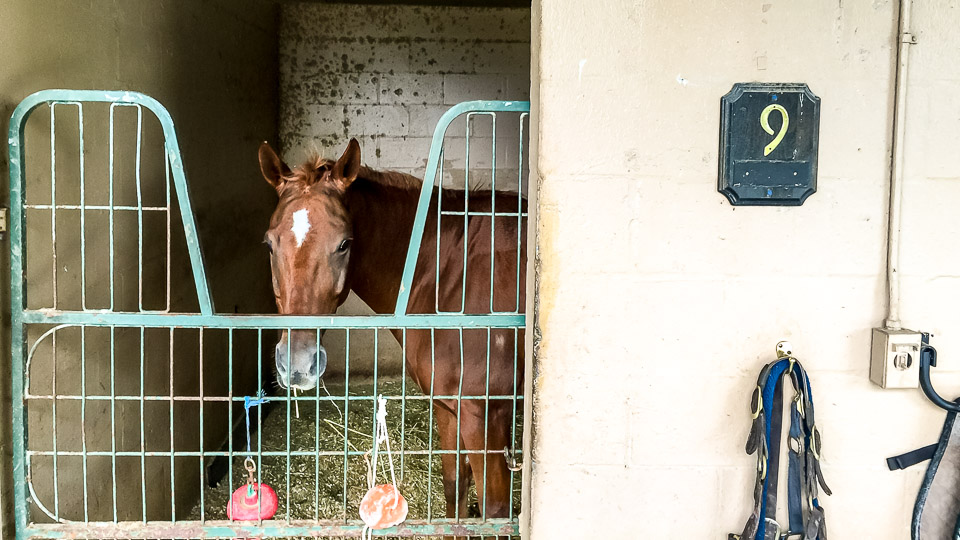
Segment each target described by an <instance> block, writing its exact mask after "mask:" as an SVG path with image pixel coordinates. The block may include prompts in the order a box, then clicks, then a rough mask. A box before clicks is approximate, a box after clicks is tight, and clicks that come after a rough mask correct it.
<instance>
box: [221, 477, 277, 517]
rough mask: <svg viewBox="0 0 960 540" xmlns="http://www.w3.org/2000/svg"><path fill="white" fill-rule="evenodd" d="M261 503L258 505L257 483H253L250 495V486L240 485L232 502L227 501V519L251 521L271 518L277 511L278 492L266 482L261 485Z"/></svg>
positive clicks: (234, 493) (231, 498)
mask: <svg viewBox="0 0 960 540" xmlns="http://www.w3.org/2000/svg"><path fill="white" fill-rule="evenodd" d="M259 491H260V497H259V500H260V505H259V506H258V505H257V500H258V497H257V484H253V490H252V493H251V494H249V495H248V487H247V486H240V487H239V488H237V490H236V491H234V492H233V497H230V502H229V503H227V519H231V520H236V521H250V520H257V519H270V518H272V517H273V515H274V514H276V513H277V505H278V502H277V492H276V491H274V490H273V488H272V487H270V486H268V485H266V484H260V485H259Z"/></svg>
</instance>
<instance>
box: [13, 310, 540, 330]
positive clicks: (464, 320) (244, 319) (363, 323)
mask: <svg viewBox="0 0 960 540" xmlns="http://www.w3.org/2000/svg"><path fill="white" fill-rule="evenodd" d="M21 316H22V322H23V323H25V324H70V325H78V326H79V325H84V326H118V327H119V326H123V327H130V326H133V327H139V326H148V327H158V328H167V327H183V328H200V327H206V328H263V329H265V330H266V329H284V328H308V329H313V328H450V329H456V328H487V327H490V328H513V327H521V326H523V325H524V324H525V316H524V315H523V314H518V315H507V314H494V315H457V314H437V315H335V316H327V315H221V314H217V315H202V314H198V313H161V312H145V313H110V312H107V311H57V310H50V309H46V310H32V309H21Z"/></svg>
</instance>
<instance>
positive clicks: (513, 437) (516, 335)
mask: <svg viewBox="0 0 960 540" xmlns="http://www.w3.org/2000/svg"><path fill="white" fill-rule="evenodd" d="M519 342H520V330H519V329H518V328H514V329H513V399H512V400H511V401H512V402H513V414H512V415H511V419H512V421H511V422H510V449H511V450H514V451H516V448H517V379H518V378H519V377H518V374H517V367H518V366H517V364H518V361H517V359H518V358H519V350H518V349H519ZM524 421H528V419H526V418H525V419H524ZM504 457H506V456H504ZM515 476H516V473H514V472H513V471H511V472H510V506H509V507H510V514H509V518H510V519H513V481H514V477H515Z"/></svg>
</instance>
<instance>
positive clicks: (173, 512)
mask: <svg viewBox="0 0 960 540" xmlns="http://www.w3.org/2000/svg"><path fill="white" fill-rule="evenodd" d="M173 332H174V329H173V328H172V327H171V328H170V351H169V355H168V356H169V360H170V362H169V363H170V521H173V522H176V521H177V478H176V459H175V458H176V455H177V447H176V442H175V441H174V437H173V403H174V400H173V397H174V391H173V390H174V386H173Z"/></svg>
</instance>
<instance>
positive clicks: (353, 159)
mask: <svg viewBox="0 0 960 540" xmlns="http://www.w3.org/2000/svg"><path fill="white" fill-rule="evenodd" d="M358 174H360V143H358V142H357V140H356V139H350V142H349V143H347V149H346V150H344V151H343V155H342V156H340V159H338V160H337V162H336V163H335V164H334V165H333V170H332V171H331V175H332V176H333V179H334V180H335V181H336V182H338V183H339V184H340V189H347V188H348V187H350V184H352V183H353V181H354V180H356V179H357V175H358Z"/></svg>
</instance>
